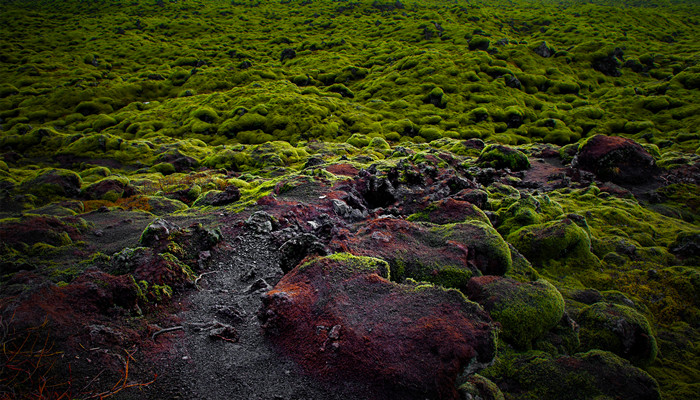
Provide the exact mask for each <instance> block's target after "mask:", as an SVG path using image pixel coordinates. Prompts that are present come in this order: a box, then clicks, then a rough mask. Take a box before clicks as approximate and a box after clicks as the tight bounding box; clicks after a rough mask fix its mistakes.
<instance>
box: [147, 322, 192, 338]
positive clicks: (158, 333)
mask: <svg viewBox="0 0 700 400" xmlns="http://www.w3.org/2000/svg"><path fill="white" fill-rule="evenodd" d="M183 329H185V327H184V326H182V325H178V326H173V327H171V328H165V329H161V330H159V331H158V332H154V333H153V335H151V340H153V341H155V340H156V336H158V335H162V334H164V333H168V332H174V331H181V330H183Z"/></svg>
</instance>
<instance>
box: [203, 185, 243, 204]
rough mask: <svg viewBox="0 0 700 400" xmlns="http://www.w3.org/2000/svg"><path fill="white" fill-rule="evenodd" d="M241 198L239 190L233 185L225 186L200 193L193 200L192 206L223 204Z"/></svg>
mask: <svg viewBox="0 0 700 400" xmlns="http://www.w3.org/2000/svg"><path fill="white" fill-rule="evenodd" d="M240 198H241V191H240V190H239V189H238V187H236V186H234V185H230V186H227V187H226V189H225V190H209V191H207V192H204V193H202V195H201V196H199V197H198V198H197V200H196V201H195V202H194V204H193V205H194V206H196V207H199V206H224V205H227V204H231V203H235V202H237V201H238V200H240Z"/></svg>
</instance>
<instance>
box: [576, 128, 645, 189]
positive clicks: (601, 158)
mask: <svg viewBox="0 0 700 400" xmlns="http://www.w3.org/2000/svg"><path fill="white" fill-rule="evenodd" d="M571 163H572V166H573V167H575V168H581V169H584V170H587V171H590V172H593V173H594V174H595V175H596V176H597V177H598V178H599V179H601V180H608V181H612V182H614V183H618V184H624V183H643V182H647V181H649V180H651V179H653V178H654V176H655V175H656V174H657V168H656V166H655V162H654V157H652V156H651V154H649V153H648V152H647V151H646V150H644V148H643V147H642V146H641V145H639V144H638V143H637V142H635V141H633V140H631V139H626V138H623V137H618V136H604V135H596V136H594V137H592V138H590V139H589V140H588V141H586V142H585V143H584V144H583V145H582V146H581V147H580V148H579V151H578V153H577V154H576V156H575V157H574V159H573V161H572V162H571Z"/></svg>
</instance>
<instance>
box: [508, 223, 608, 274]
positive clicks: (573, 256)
mask: <svg viewBox="0 0 700 400" xmlns="http://www.w3.org/2000/svg"><path fill="white" fill-rule="evenodd" d="M587 228H588V225H587V224H586V222H585V219H583V218H581V217H580V216H577V215H568V216H566V217H564V218H562V219H558V220H555V221H550V222H547V223H544V224H536V225H529V226H525V227H523V228H520V229H518V230H517V231H515V232H513V233H511V234H510V235H508V237H507V240H508V242H509V243H511V244H512V245H513V246H514V247H515V248H516V249H518V251H520V252H521V253H522V254H523V255H524V256H525V257H526V258H527V259H528V260H529V261H530V262H532V263H533V264H534V265H537V266H542V267H547V268H551V269H561V270H565V269H567V268H575V269H590V268H593V267H596V266H598V265H600V260H599V259H598V258H597V257H596V256H595V255H594V254H593V253H592V252H591V238H590V235H589V233H588V232H587Z"/></svg>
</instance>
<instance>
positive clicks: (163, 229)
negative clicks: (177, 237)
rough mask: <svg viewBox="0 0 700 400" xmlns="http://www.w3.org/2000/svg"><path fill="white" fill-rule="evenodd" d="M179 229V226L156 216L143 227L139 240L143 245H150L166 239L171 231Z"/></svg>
mask: <svg viewBox="0 0 700 400" xmlns="http://www.w3.org/2000/svg"><path fill="white" fill-rule="evenodd" d="M179 229H180V227H179V226H177V225H175V224H174V223H172V222H170V221H167V220H164V219H161V218H157V219H156V220H155V221H153V222H151V223H150V224H149V225H148V226H147V227H146V229H144V231H143V233H142V234H141V238H140V239H139V242H140V243H141V244H142V245H144V246H151V245H154V244H156V243H158V242H160V241H162V240H166V239H168V238H169V237H170V235H171V234H172V233H175V232H176V231H178V230H179Z"/></svg>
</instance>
